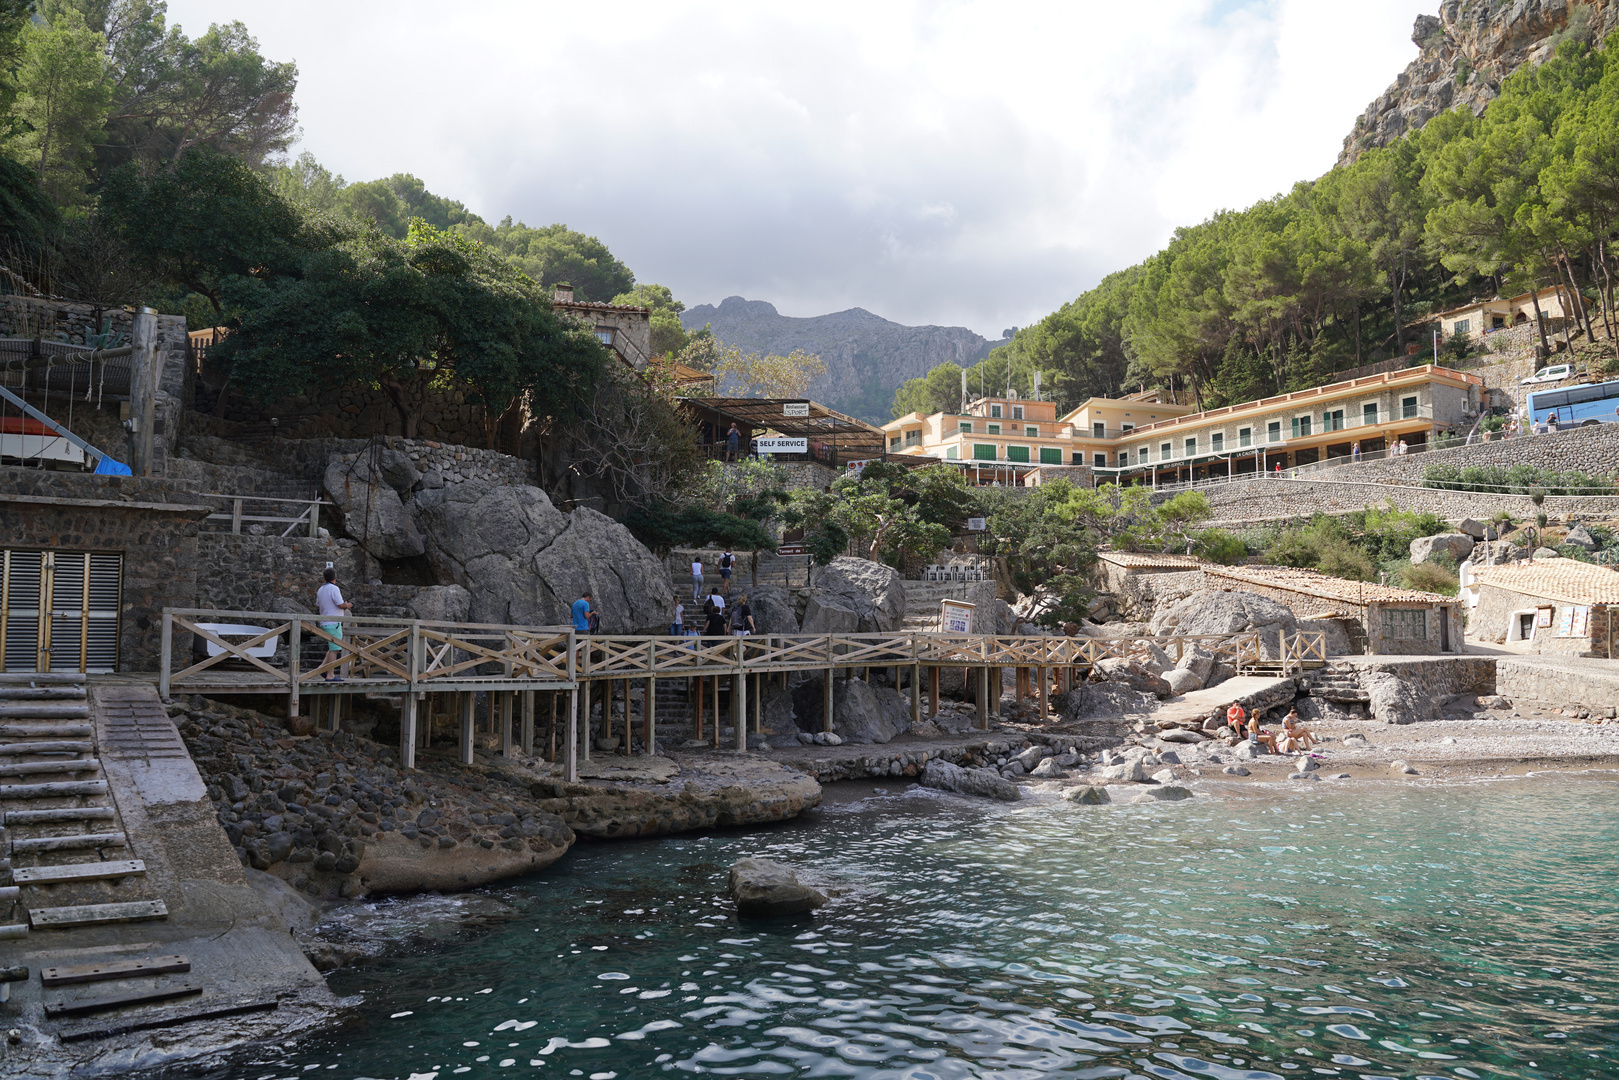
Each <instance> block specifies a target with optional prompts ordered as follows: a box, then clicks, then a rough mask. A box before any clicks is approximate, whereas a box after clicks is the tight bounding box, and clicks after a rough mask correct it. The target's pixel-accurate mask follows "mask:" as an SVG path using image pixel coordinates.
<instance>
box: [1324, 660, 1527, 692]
mask: <svg viewBox="0 0 1619 1080" xmlns="http://www.w3.org/2000/svg"><path fill="white" fill-rule="evenodd" d="M1344 662H1347V663H1350V664H1353V665H1354V667H1355V670H1356V671H1358V672H1360V673H1362V674H1365V673H1367V672H1373V671H1381V672H1386V673H1387V674H1389V675H1393V676H1396V677H1397V678H1399V679H1402V680H1404V681H1405V682H1406V683H1408V684H1409V685H1411V686H1412V687H1413V688H1414V689H1415V690H1416V691H1417V693H1418V694H1419V695H1420V696H1421V697H1423V698H1425V699H1429V700H1434V701H1437V700H1439V699H1441V698H1449V697H1456V696H1458V695H1461V694H1494V693H1503V694H1504V693H1506V691H1504V690H1501V691H1498V690H1497V689H1496V686H1497V681H1498V680H1497V677H1496V658H1495V657H1493V656H1445V657H1432V658H1420V659H1411V660H1405V659H1395V658H1389V657H1382V656H1371V657H1346V658H1344Z"/></svg>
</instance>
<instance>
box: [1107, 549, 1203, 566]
mask: <svg viewBox="0 0 1619 1080" xmlns="http://www.w3.org/2000/svg"><path fill="white" fill-rule="evenodd" d="M1096 557H1097V558H1098V559H1101V560H1102V561H1103V562H1109V563H1112V564H1113V565H1114V566H1122V567H1124V568H1125V569H1126V570H1138V569H1142V568H1144V567H1165V566H1173V567H1176V568H1177V569H1182V570H1196V569H1197V568H1198V567H1200V566H1202V565H1203V560H1202V559H1199V558H1198V557H1197V556H1196V555H1161V554H1154V553H1152V552H1143V551H1099V552H1097V553H1096Z"/></svg>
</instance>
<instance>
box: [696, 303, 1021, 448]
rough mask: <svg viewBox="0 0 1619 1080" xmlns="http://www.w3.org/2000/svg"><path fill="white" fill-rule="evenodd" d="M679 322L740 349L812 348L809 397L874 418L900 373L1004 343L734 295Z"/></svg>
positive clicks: (915, 372) (883, 411)
mask: <svg viewBox="0 0 1619 1080" xmlns="http://www.w3.org/2000/svg"><path fill="white" fill-rule="evenodd" d="M680 321H681V323H682V324H683V325H684V326H685V327H686V329H687V330H701V329H702V328H703V325H704V324H705V323H707V324H710V325H712V326H713V328H714V336H715V337H717V338H719V339H720V340H721V341H722V342H724V343H725V344H727V345H731V346H734V347H736V348H739V349H741V350H742V351H743V352H763V353H774V354H776V355H780V356H785V355H787V354H788V353H790V352H792V351H793V350H794V349H803V350H805V351H806V352H812V353H816V354H817V355H819V356H820V358H821V359H822V360H824V361H826V374H825V375H824V376H822V377H821V378H820V379H817V380H816V381H815V384H814V385H813V386H811V387H810V397H812V398H814V399H815V400H816V401H819V402H821V403H822V404H823V405H829V406H831V407H832V408H834V409H837V410H838V411H840V412H845V413H848V414H849V415H851V416H858V417H861V418H862V419H866V420H875V421H877V422H878V423H884V422H886V421H888V420H889V419H890V417H889V415H888V407H889V405H890V404H891V403H892V402H893V400H894V391H895V390H896V389H897V388H898V387H899V385H900V384H901V383H903V382H904V381H906V380H907V379H915V378H917V377H919V376H922V375H926V374H927V373H928V371H929V370H931V369H932V368H934V367H937V366H938V365H939V364H943V363H947V362H950V361H954V362H955V363H957V364H960V365H961V366H962V367H966V366H967V365H969V364H974V363H977V362H978V361H979V360H982V359H983V358H984V356H985V355H987V354H988V352H989V350H990V349H992V348H994V347H995V346H997V345H1001V344H1004V341H989V340H987V339H985V338H982V337H979V336H978V335H977V334H975V333H973V332H972V331H971V330H968V329H967V328H966V327H963V326H901V325H900V324H899V323H896V322H889V321H888V320H887V319H884V318H882V317H880V316H877V315H873V314H872V313H871V312H869V311H866V310H865V309H863V308H850V309H849V310H848V311H839V312H834V313H833V314H831V315H817V316H815V317H814V318H811V319H795V318H792V317H790V316H787V315H782V314H780V313H779V312H777V311H776V308H775V306H774V305H773V304H769V303H766V302H765V301H763V300H744V299H743V298H742V297H740V296H730V297H726V298H725V300H724V301H722V302H721V303H720V305H719V306H718V307H715V306H714V305H713V304H699V305H698V306H697V307H694V308H690V309H688V310H686V311H685V312H683V313H682V314H681V316H680Z"/></svg>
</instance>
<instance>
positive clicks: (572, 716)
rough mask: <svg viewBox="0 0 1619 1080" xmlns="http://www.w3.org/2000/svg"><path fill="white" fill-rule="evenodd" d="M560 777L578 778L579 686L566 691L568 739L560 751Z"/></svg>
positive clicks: (566, 778)
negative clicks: (561, 759)
mask: <svg viewBox="0 0 1619 1080" xmlns="http://www.w3.org/2000/svg"><path fill="white" fill-rule="evenodd" d="M562 757H563V759H564V760H563V763H562V779H564V780H566V781H568V782H569V783H577V782H578V780H579V688H578V687H577V686H575V687H574V688H573V689H572V690H569V691H568V741H567V745H566V746H565V747H564V748H563V751H562Z"/></svg>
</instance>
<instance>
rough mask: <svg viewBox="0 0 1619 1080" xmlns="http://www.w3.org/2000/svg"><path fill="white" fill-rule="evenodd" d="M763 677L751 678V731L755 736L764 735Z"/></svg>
mask: <svg viewBox="0 0 1619 1080" xmlns="http://www.w3.org/2000/svg"><path fill="white" fill-rule="evenodd" d="M764 682H765V676H763V675H755V676H754V677H753V730H754V733H755V734H758V735H763V734H764V733H765V694H764V689H765V688H764Z"/></svg>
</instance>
